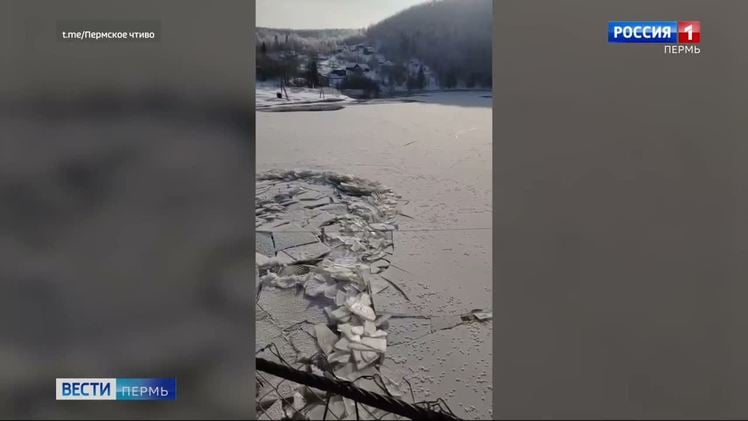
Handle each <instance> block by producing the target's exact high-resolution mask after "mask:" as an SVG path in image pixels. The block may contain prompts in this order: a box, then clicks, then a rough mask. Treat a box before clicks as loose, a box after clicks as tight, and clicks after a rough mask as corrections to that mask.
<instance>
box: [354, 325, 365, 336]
mask: <svg viewBox="0 0 748 421" xmlns="http://www.w3.org/2000/svg"><path fill="white" fill-rule="evenodd" d="M351 333H353V334H354V335H359V336H361V335H363V334H364V327H363V326H352V327H351Z"/></svg>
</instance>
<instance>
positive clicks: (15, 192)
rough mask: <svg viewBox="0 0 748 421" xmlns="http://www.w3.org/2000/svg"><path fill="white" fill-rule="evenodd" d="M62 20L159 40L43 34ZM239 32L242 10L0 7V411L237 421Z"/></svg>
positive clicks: (242, 61) (243, 389)
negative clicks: (131, 384)
mask: <svg viewBox="0 0 748 421" xmlns="http://www.w3.org/2000/svg"><path fill="white" fill-rule="evenodd" d="M71 19H73V20H87V19H91V20H101V19H116V20H141V19H142V20H157V21H160V22H161V38H160V40H159V41H155V42H136V41H133V42H128V41H125V42H111V41H100V42H63V41H58V40H57V34H56V25H57V22H58V21H59V20H71ZM253 33H254V2H247V1H224V2H221V6H220V7H215V5H212V4H211V3H209V2H204V1H147V2H145V1H128V2H96V1H66V2H55V1H6V0H0V72H1V73H0V258H1V259H2V260H1V261H0V373H1V374H0V379H1V380H0V418H57V419H67V418H92V417H101V418H107V419H109V418H148V419H157V418H158V419H161V418H207V417H210V418H245V419H246V418H252V414H253V411H254V404H253V402H254V401H253V397H254V382H253V380H252V379H253V376H252V373H253V366H254V360H253V358H252V355H253V348H254V346H253V341H254V337H253V335H254V332H253V326H254V321H253V315H254V312H253V311H251V309H252V308H253V305H254V304H253V301H252V296H253V294H252V291H253V287H252V283H251V281H250V279H251V278H250V275H251V272H252V271H251V267H252V264H253V262H252V261H251V259H252V257H251V256H252V253H251V252H252V249H253V243H254V231H253V230H251V229H250V228H251V225H250V224H251V219H252V218H253V216H252V213H251V209H252V202H251V201H250V197H252V194H253V193H252V192H253V191H252V189H253V185H254V182H253V178H254V166H253V152H252V133H253V130H254V127H253V124H254V123H253V103H254V98H253V89H252V87H253V80H254V66H253V65H252V61H251V53H252V46H253V45H254V41H253V39H252V37H253ZM57 377H176V378H177V384H178V393H177V401H176V402H135V403H129V404H123V403H122V402H57V401H55V400H54V392H55V390H54V380H55V378H57Z"/></svg>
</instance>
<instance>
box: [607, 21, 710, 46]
mask: <svg viewBox="0 0 748 421" xmlns="http://www.w3.org/2000/svg"><path fill="white" fill-rule="evenodd" d="M700 42H701V22H700V21H697V20H681V21H675V20H672V21H610V22H608V43H610V44H669V45H665V53H668V54H684V53H690V54H699V53H701V48H700V47H699V46H697V45H695V44H699V43H700Z"/></svg>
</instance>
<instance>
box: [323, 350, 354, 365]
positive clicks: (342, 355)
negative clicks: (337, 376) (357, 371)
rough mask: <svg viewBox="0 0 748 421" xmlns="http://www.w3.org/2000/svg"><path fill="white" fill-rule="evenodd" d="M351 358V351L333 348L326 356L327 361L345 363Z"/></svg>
mask: <svg viewBox="0 0 748 421" xmlns="http://www.w3.org/2000/svg"><path fill="white" fill-rule="evenodd" d="M350 359H351V353H350V352H345V351H340V350H337V349H336V350H334V351H333V352H332V354H330V355H328V356H327V361H329V362H331V363H347V362H348V361H349V360H350Z"/></svg>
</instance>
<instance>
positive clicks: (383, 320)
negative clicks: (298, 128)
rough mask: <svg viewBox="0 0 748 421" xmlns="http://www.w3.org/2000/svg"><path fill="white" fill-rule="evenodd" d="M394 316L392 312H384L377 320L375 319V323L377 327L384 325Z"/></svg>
mask: <svg viewBox="0 0 748 421" xmlns="http://www.w3.org/2000/svg"><path fill="white" fill-rule="evenodd" d="M390 317H392V315H391V314H382V315H381V316H379V317H377V320H375V321H374V325H375V326H376V327H379V326H382V325H383V324H384V323H386V322H387V320H389V319H390Z"/></svg>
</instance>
